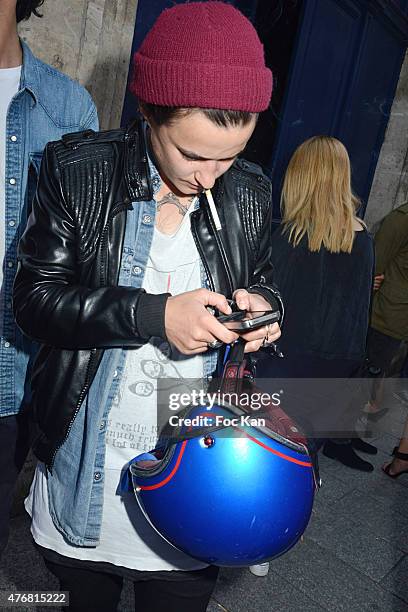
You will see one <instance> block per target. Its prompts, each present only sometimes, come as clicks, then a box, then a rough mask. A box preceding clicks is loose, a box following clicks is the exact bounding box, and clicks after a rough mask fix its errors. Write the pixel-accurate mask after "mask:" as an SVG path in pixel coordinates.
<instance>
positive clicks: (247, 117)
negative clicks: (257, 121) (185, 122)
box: [140, 101, 258, 127]
mask: <svg viewBox="0 0 408 612" xmlns="http://www.w3.org/2000/svg"><path fill="white" fill-rule="evenodd" d="M140 107H141V109H142V110H143V111H144V113H145V114H146V115H147V117H148V118H149V119H150V120H151V121H152V122H153V123H154V124H155V125H158V126H160V125H165V124H166V123H171V122H172V121H174V120H175V119H178V118H180V117H187V116H188V115H190V114H191V113H192V112H193V111H197V110H199V111H201V112H202V113H203V114H204V115H205V116H206V117H207V119H209V120H210V121H212V122H213V123H215V124H216V125H219V126H220V127H230V126H237V125H248V123H250V121H251V119H252V118H253V117H254V116H255V117H256V118H257V117H258V113H250V112H249V111H237V110H221V109H218V108H180V107H174V106H159V105H157V104H150V103H148V102H142V101H141V102H140Z"/></svg>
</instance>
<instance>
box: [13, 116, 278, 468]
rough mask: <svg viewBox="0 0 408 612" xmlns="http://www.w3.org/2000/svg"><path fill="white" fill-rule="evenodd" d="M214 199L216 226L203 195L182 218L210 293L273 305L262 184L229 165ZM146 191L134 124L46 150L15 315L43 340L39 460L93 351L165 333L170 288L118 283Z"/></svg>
mask: <svg viewBox="0 0 408 612" xmlns="http://www.w3.org/2000/svg"><path fill="white" fill-rule="evenodd" d="M213 195H214V199H215V202H216V206H217V211H218V213H219V217H220V220H221V222H222V227H223V229H222V230H221V231H219V232H217V231H216V230H215V228H214V222H213V219H212V216H211V214H209V207H208V204H207V200H206V198H205V197H201V198H200V208H199V209H198V210H196V211H195V212H193V213H192V214H191V228H192V233H193V236H194V239H195V243H196V245H197V248H198V251H199V253H200V256H201V259H202V261H203V264H204V266H205V270H206V272H207V275H208V279H209V284H210V288H211V289H212V290H214V291H217V292H220V293H222V294H224V295H226V296H227V297H230V296H231V294H232V293H233V291H234V290H235V289H237V288H240V287H247V288H248V287H251V286H252V289H251V291H254V292H258V293H261V294H262V295H264V296H265V297H266V298H267V299H268V300H269V301H270V302H271V303H273V304H274V305H276V303H277V301H278V302H280V298H279V294H278V292H277V291H276V290H275V289H274V288H273V286H272V268H271V265H270V263H269V254H270V240H269V238H270V208H271V207H270V204H271V185H270V182H269V180H268V179H267V178H266V177H265V176H264V175H263V174H262V172H261V171H260V169H259V168H258V167H257V166H254V165H253V164H248V163H247V162H245V161H241V160H239V161H237V162H236V163H235V164H234V165H233V166H232V168H231V169H230V170H229V171H228V172H227V173H226V174H225V175H223V176H222V177H221V178H220V179H219V180H218V181H217V184H216V186H215V187H214V189H213ZM151 198H152V186H151V184H150V178H149V167H148V161H147V154H146V144H145V140H144V130H143V127H142V126H141V124H139V123H136V124H134V125H133V126H132V127H131V128H130V129H129V130H128V131H126V130H114V131H108V132H100V133H94V132H92V131H87V132H82V133H78V134H71V135H67V136H64V137H63V139H62V140H61V141H58V142H52V143H49V144H48V145H47V148H46V150H45V153H44V157H43V163H42V167H41V172H40V178H39V183H38V189H37V193H36V196H35V199H34V202H33V210H32V213H31V216H30V218H29V221H28V225H27V228H26V231H25V233H24V235H23V237H22V239H21V242H20V247H19V267H18V271H17V275H16V280H15V285H14V313H15V317H16V321H17V324H18V325H19V327H20V328H21V329H22V330H23V332H24V333H25V334H26V335H27V336H29V337H30V338H31V339H33V340H36V341H37V342H39V343H41V348H40V350H39V352H38V354H37V357H36V360H35V363H34V365H33V368H32V378H31V386H32V414H33V420H34V423H35V436H34V452H35V454H36V455H37V457H38V458H39V459H40V460H42V461H45V463H46V464H47V465H48V466H49V467H51V466H52V463H53V459H54V457H55V453H56V452H57V450H58V448H59V447H60V446H61V444H62V443H63V441H64V440H65V439H66V437H67V435H68V434H69V431H70V427H71V424H72V422H73V420H74V418H75V416H76V414H77V413H78V411H79V409H80V407H81V404H82V402H83V400H84V398H85V397H86V394H87V392H88V390H89V387H90V384H91V382H92V380H93V378H94V376H95V374H96V371H97V368H98V365H99V363H100V361H101V359H102V355H103V350H104V349H105V348H109V347H118V346H129V347H134V346H139V345H142V344H143V343H145V342H146V341H147V340H148V338H149V337H151V336H162V337H165V331H164V311H165V305H166V300H167V298H168V295H167V294H163V295H150V294H147V293H145V292H144V291H143V290H142V289H134V288H130V287H120V286H118V285H117V283H118V276H119V269H120V262H121V252H122V246H123V239H124V231H125V223H126V214H127V211H128V210H129V209H132V207H133V206H137V202H138V201H145V200H149V199H151ZM254 285H256V286H255V287H254Z"/></svg>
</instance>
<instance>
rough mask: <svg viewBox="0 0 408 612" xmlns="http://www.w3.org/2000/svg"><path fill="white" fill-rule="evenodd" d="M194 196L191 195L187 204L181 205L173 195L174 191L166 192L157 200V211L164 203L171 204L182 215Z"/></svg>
mask: <svg viewBox="0 0 408 612" xmlns="http://www.w3.org/2000/svg"><path fill="white" fill-rule="evenodd" d="M194 198H195V196H193V197H192V198H189V200H188V202H187V204H186V205H183V204H182V203H181V202H180V200H179V199H178V197H177V196H175V195H174V193H172V192H171V191H169V193H166V195H164V196H163V197H162V198H161V199H160V200H158V201H157V212H160V210H161V208H163V206H164V205H165V204H172V205H173V206H175V207H176V208H177V210H178V211H179V213H180V215H181V216H182V217H184V216H185V215H186V213H187V211H188V209H189V208H190V205H191V203H192V201H193V200H194Z"/></svg>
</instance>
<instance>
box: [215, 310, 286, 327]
mask: <svg viewBox="0 0 408 612" xmlns="http://www.w3.org/2000/svg"><path fill="white" fill-rule="evenodd" d="M279 319H280V312H279V311H278V310H260V311H256V312H247V311H245V310H242V311H240V312H233V313H232V314H230V315H221V316H220V317H218V318H217V320H218V321H219V322H220V323H222V324H223V325H225V327H227V328H228V329H230V330H231V331H234V332H248V331H252V330H253V329H258V327H262V326H263V325H271V324H272V323H276V321H279Z"/></svg>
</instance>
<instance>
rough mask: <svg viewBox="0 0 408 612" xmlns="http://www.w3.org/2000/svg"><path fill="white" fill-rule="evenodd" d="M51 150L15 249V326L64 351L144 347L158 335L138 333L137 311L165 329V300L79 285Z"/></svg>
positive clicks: (70, 224) (70, 221) (71, 230)
mask: <svg viewBox="0 0 408 612" xmlns="http://www.w3.org/2000/svg"><path fill="white" fill-rule="evenodd" d="M53 146H54V145H53V143H50V144H48V145H47V147H46V149H45V153H44V157H43V161H42V165H41V171H40V178H39V183H38V188H37V193H36V196H35V199H34V202H33V210H32V213H31V215H30V218H29V221H28V225H27V228H26V231H25V232H24V235H23V237H22V239H21V241H20V245H19V253H18V258H19V265H18V270H17V275H16V279H15V283H14V296H13V298H14V300H13V308H14V315H15V318H16V322H17V325H18V326H19V327H20V328H21V330H22V331H23V332H24V333H25V334H26V335H27V336H29V337H30V338H32V339H34V340H36V341H38V342H41V343H43V344H47V345H51V346H54V347H60V348H66V349H88V348H103V347H104V348H106V347H114V346H138V345H140V344H143V343H144V342H146V339H147V338H148V337H149V336H150V335H158V334H152V333H150V334H149V333H146V330H144V331H142V330H141V329H139V327H138V320H140V313H139V312H138V310H143V309H147V310H148V311H150V312H151V311H152V310H155V312H156V313H157V315H158V317H159V321H158V322H156V328H158V327H161V328H163V329H164V308H165V302H166V299H167V297H168V295H167V294H163V295H158V296H153V295H149V294H146V293H145V292H144V290H143V289H135V288H131V287H120V286H103V287H100V288H95V289H93V288H92V289H91V288H89V287H87V286H84V285H81V284H79V282H78V278H79V270H78V262H77V259H76V253H77V242H76V241H77V232H79V231H80V230H79V228H78V227H76V223H75V218H74V214H73V212H72V210H70V208H69V206H68V205H67V202H66V199H65V197H64V192H63V189H62V187H61V182H60V169H59V164H58V159H57V157H56V154H55V151H54V148H53ZM141 298H142V299H141ZM139 302H140V304H139ZM142 302H143V303H142ZM139 306H140V308H138V307H139Z"/></svg>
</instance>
